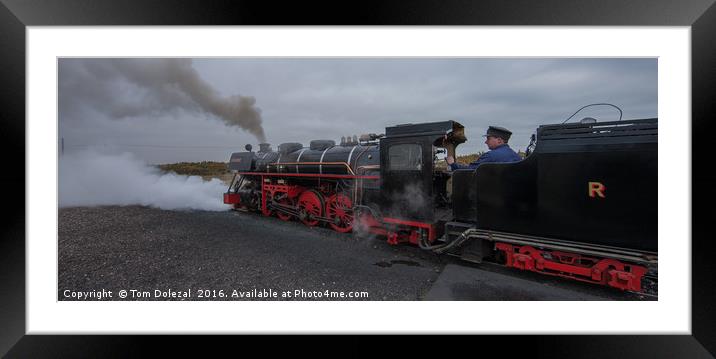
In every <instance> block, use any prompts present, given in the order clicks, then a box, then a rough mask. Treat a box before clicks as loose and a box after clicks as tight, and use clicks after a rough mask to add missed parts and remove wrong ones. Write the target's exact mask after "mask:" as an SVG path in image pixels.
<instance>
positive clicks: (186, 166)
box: [158, 161, 230, 177]
mask: <svg viewBox="0 0 716 359" xmlns="http://www.w3.org/2000/svg"><path fill="white" fill-rule="evenodd" d="M158 167H159V168H160V169H161V170H162V171H166V172H176V173H177V174H180V175H187V176H202V177H219V176H222V175H225V174H228V173H230V171H229V169H228V167H227V163H226V162H212V161H202V162H179V163H169V164H165V165H158Z"/></svg>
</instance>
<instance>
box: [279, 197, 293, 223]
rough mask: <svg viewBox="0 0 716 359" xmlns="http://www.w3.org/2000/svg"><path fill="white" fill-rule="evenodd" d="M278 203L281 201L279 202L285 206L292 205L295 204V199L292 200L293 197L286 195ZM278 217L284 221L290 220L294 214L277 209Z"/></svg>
mask: <svg viewBox="0 0 716 359" xmlns="http://www.w3.org/2000/svg"><path fill="white" fill-rule="evenodd" d="M278 203H279V204H282V205H284V206H291V207H293V206H295V204H294V201H293V200H291V199H290V198H288V197H284V198H283V199H281V200H280V201H278ZM276 217H278V218H279V219H280V220H282V221H290V220H291V218H292V217H293V216H292V215H290V214H288V213H284V212H281V211H278V210H277V211H276Z"/></svg>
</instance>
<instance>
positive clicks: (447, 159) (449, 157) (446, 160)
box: [445, 156, 455, 165]
mask: <svg viewBox="0 0 716 359" xmlns="http://www.w3.org/2000/svg"><path fill="white" fill-rule="evenodd" d="M445 162H447V164H448V165H451V164H453V163H455V159H454V158H452V156H447V157H445Z"/></svg>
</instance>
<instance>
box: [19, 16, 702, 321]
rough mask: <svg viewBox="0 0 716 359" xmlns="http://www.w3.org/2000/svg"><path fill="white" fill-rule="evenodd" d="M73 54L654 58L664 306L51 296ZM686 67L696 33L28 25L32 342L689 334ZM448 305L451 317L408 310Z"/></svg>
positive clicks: (657, 303)
mask: <svg viewBox="0 0 716 359" xmlns="http://www.w3.org/2000/svg"><path fill="white" fill-rule="evenodd" d="M65 56H68V57H70V56H71V57H95V56H112V57H130V56H136V57H211V56H225V57H236V56H252V57H257V56H267V57H268V56H292V57H297V56H309V57H313V56H321V57H323V56H335V57H366V56H380V57H413V56H418V57H420V56H427V57H658V62H659V63H658V71H659V72H658V73H659V79H658V80H659V88H658V91H659V97H660V100H659V105H658V112H659V126H660V132H661V133H662V134H664V133H665V134H668V136H662V137H661V139H660V140H659V142H660V143H659V219H660V221H659V228H658V230H659V254H660V263H659V267H660V268H659V269H660V270H659V300H658V301H652V302H629V301H627V302H608V301H605V302H450V303H444V302H373V301H371V302H310V301H308V302H260V301H253V302H244V301H241V302H234V301H229V302H183V301H182V302H121V301H120V302H74V301H73V302H68V301H57V300H56V298H57V287H56V278H57V252H56V248H57V246H56V243H57V242H56V241H57V207H56V206H55V207H53V206H48V205H47V199H48V198H57V193H56V191H57V189H56V188H55V187H54V186H47V183H53V182H52V178H51V176H53V174H56V173H57V163H56V162H55V161H52V160H51V159H52V158H57V146H56V144H57V128H56V119H57V113H56V101H57V100H56V99H57V83H56V79H57V76H56V69H57V57H65ZM690 61H691V58H690V28H689V27H599V28H595V27H519V28H516V27H430V28H425V27H390V28H381V27H367V28H360V29H359V28H352V27H341V28H326V27H321V28H320V29H319V28H315V27H307V28H306V27H302V28H294V27H275V28H256V27H242V28H237V27H151V28H150V27H28V28H27V136H28V137H27V148H26V151H27V152H26V154H27V157H26V161H27V163H26V165H27V167H26V168H27V173H26V175H27V179H28V183H27V194H26V196H27V197H26V201H27V213H26V214H27V217H26V218H27V223H26V229H27V237H26V246H27V247H26V248H27V252H26V253H27V262H26V263H27V272H26V273H27V277H26V280H27V283H26V284H27V287H26V288H27V303H26V305H27V322H26V323H27V327H26V328H27V334H49V333H62V334H65V333H394V332H400V333H427V332H430V333H514V334H518V333H565V334H577V333H614V334H622V333H660V334H667V333H668V334H690V333H691V263H690V258H691V223H690V222H691V221H690V218H691V213H690V212H691V210H690V208H691V203H690V198H691V190H690V189H691V178H690V177H689V176H690V175H689V174H690V173H691V168H690V163H691V153H690V146H689V143H690V131H691V125H690V124H691V107H690V106H691V105H690V104H691V93H690V89H691V82H690V77H691V69H690ZM48 176H50V177H48ZM54 183H56V178H55V182H54ZM667 219H668V221H667ZM667 239H668V240H667ZM448 307H449V310H448V313H453V314H451V315H435V316H427V317H426V316H416V315H414V313H419V312H422V313H425V312H444V311H445V310H446V308H448ZM527 313H536V314H538V315H530V314H527ZM549 313H553V314H554V313H559V316H560V317H562V318H573V319H574V320H548V318H549V315H547V316H545V315H546V314H549ZM525 316H527V318H530V319H529V320H525V318H526V317H525ZM387 318H390V319H387ZM635 318H638V320H635Z"/></svg>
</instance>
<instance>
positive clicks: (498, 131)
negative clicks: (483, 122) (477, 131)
mask: <svg viewBox="0 0 716 359" xmlns="http://www.w3.org/2000/svg"><path fill="white" fill-rule="evenodd" d="M487 136H494V137H499V138H501V139H503V140H505V141H508V140H509V139H510V136H512V131H510V130H508V129H506V128H504V127H498V126H490V127H488V128H487V133H486V134H485V135H484V136H482V137H487Z"/></svg>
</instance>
